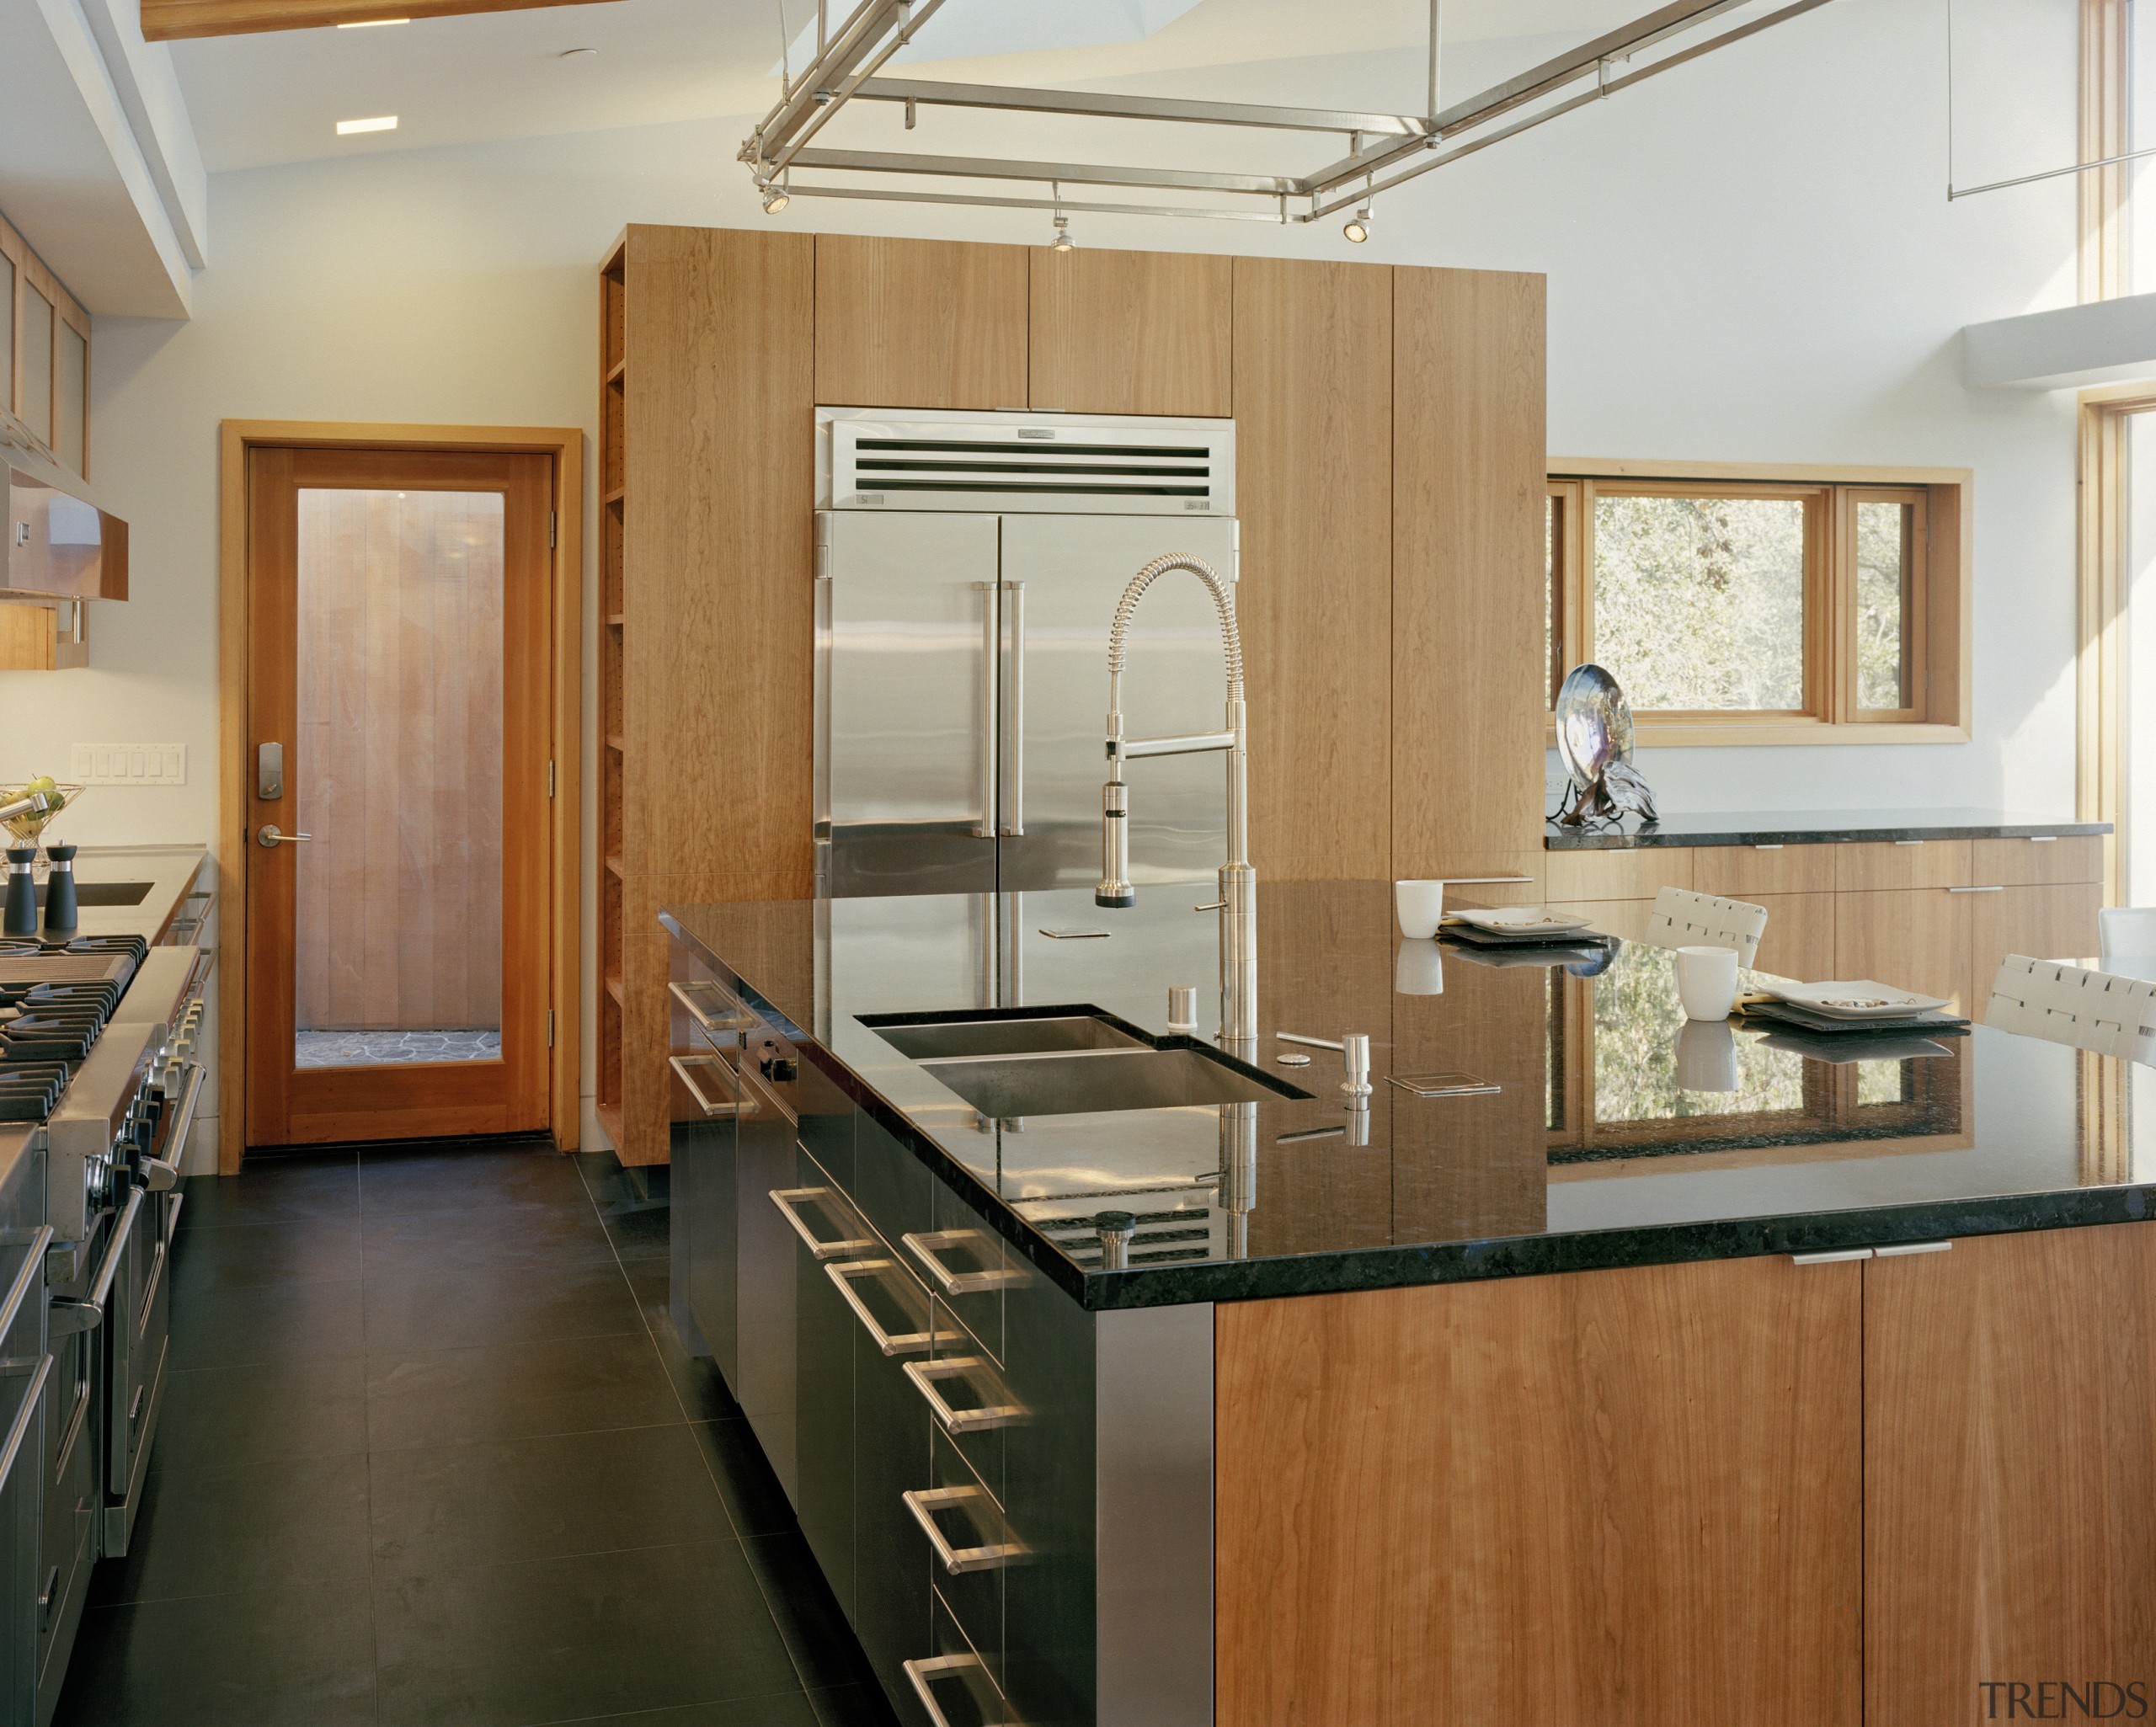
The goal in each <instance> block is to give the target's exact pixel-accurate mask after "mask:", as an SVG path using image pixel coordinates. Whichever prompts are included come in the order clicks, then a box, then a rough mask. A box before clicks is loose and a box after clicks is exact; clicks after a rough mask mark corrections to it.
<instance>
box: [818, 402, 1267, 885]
mask: <svg viewBox="0 0 2156 1727" xmlns="http://www.w3.org/2000/svg"><path fill="white" fill-rule="evenodd" d="M818 413H819V474H818V479H819V503H820V504H824V505H825V506H826V507H825V508H822V509H819V511H818V513H817V518H816V557H817V582H816V588H817V637H816V663H815V705H816V723H815V745H814V751H815V820H816V834H815V840H816V866H817V891H818V893H820V894H826V895H830V896H832V897H836V898H843V897H846V896H851V895H859V894H879V893H987V892H992V891H995V890H998V889H1001V890H1003V891H1006V892H1008V891H1011V890H1017V889H1025V890H1032V889H1038V888H1051V887H1091V885H1093V883H1095V882H1097V881H1098V880H1099V878H1100V871H1101V847H1100V826H1101V785H1102V780H1103V779H1104V778H1105V777H1106V763H1105V760H1104V754H1103V735H1104V722H1105V717H1106V710H1107V641H1108V624H1109V621H1110V619H1111V617H1112V616H1113V614H1114V610H1115V606H1116V602H1117V600H1118V599H1119V598H1120V597H1121V595H1122V594H1123V589H1124V587H1125V585H1126V584H1128V583H1129V580H1130V578H1131V577H1132V576H1133V575H1134V574H1135V573H1137V572H1138V571H1139V569H1140V568H1143V567H1144V566H1145V564H1146V563H1148V562H1150V561H1151V560H1152V559H1153V558H1155V557H1160V556H1161V555H1162V554H1163V553H1166V552H1189V553H1194V554H1195V555H1197V556H1198V557H1203V558H1204V559H1205V560H1206V561H1207V562H1209V563H1210V564H1211V565H1212V566H1213V567H1214V568H1215V569H1217V570H1219V572H1220V573H1222V574H1223V575H1224V576H1228V577H1230V578H1232V577H1233V576H1234V575H1235V565H1236V526H1237V525H1236V522H1235V517H1234V513H1233V510H1234V443H1233V440H1234V426H1233V423H1232V422H1230V421H1220V420H1205V421H1189V420H1168V419H1160V418H1135V417H1134V418H1119V419H1114V420H1107V419H1099V418H1091V417H1088V418H1085V419H1082V420H1081V419H1079V418H1075V417H1073V416H1067V415H1051V416H1039V415H1022V414H1008V415H983V414H963V415H961V414H946V415H929V414H926V413H919V412H909V413H905V415H903V416H899V415H894V414H893V413H890V412H889V411H888V410H886V411H883V412H881V413H871V412H869V411H867V410H848V409H819V411H818ZM1123 694H1124V708H1125V712H1126V715H1127V718H1128V724H1129V730H1130V732H1131V733H1132V734H1133V735H1134V736H1139V737H1157V736H1161V735H1164V734H1166V733H1188V732H1209V731H1215V730H1218V729H1219V725H1220V722H1221V714H1222V710H1223V705H1224V703H1225V700H1226V682H1225V673H1224V671H1223V669H1222V664H1221V650H1220V630H1219V621H1218V619H1217V617H1216V616H1215V615H1214V610H1213V606H1212V603H1211V601H1210V600H1209V599H1208V598H1207V597H1206V594H1205V593H1204V590H1203V589H1202V588H1201V587H1200V586H1199V584H1198V583H1196V582H1195V581H1192V580H1189V579H1187V578H1182V577H1178V576H1170V577H1168V578H1165V579H1163V580H1162V581H1161V582H1159V583H1158V584H1155V586H1154V588H1153V589H1151V591H1150V592H1149V593H1148V594H1146V596H1145V600H1144V601H1143V603H1142V604H1141V605H1139V608H1138V610H1137V612H1136V614H1135V616H1134V621H1133V622H1132V625H1131V628H1130V632H1129V669H1128V670H1127V672H1126V674H1125V675H1124V680H1123ZM1223 764H1224V758H1222V757H1221V756H1220V755H1218V754H1207V755H1190V756H1166V757H1157V758H1150V759H1147V760H1142V761H1140V762H1139V763H1138V764H1136V765H1135V766H1134V768H1133V769H1132V770H1131V772H1130V776H1129V778H1130V786H1131V790H1130V803H1131V818H1130V823H1131V826H1130V855H1131V872H1132V878H1133V880H1134V881H1135V882H1138V883H1139V884H1140V885H1143V884H1144V883H1145V882H1167V881H1189V880H1199V879H1209V878H1210V877H1212V876H1213V874H1214V871H1217V869H1218V868H1219V865H1220V862H1221V860H1222V858H1223V856H1225V854H1224V851H1223V850H1222V848H1223V846H1224V845H1225V833H1226V794H1225V786H1226V781H1225V769H1224V765H1223Z"/></svg>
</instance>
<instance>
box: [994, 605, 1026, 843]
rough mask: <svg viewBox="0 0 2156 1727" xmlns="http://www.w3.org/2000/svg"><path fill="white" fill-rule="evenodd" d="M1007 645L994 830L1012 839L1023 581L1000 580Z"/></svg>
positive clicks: (1018, 795) (1022, 703) (1021, 717)
mask: <svg viewBox="0 0 2156 1727" xmlns="http://www.w3.org/2000/svg"><path fill="white" fill-rule="evenodd" d="M1003 608H1004V615H1005V616H1006V617H1007V618H1008V619H1009V620H1010V637H1009V640H1010V646H1009V648H1008V649H1007V655H1008V657H1007V658H1006V660H1005V661H1004V665H1003V739H1004V749H1003V798H1002V802H1001V805H1000V806H999V808H1000V810H1001V817H1002V819H1001V824H999V828H998V831H999V832H1000V833H1001V834H1002V835H1003V836H1004V837H1005V838H1006V839H1009V840H1016V839H1020V838H1022V837H1023V836H1024V834H1025V831H1026V584H1024V583H1023V582H1006V583H1005V584H1003Z"/></svg>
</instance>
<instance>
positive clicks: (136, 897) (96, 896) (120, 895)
mask: <svg viewBox="0 0 2156 1727" xmlns="http://www.w3.org/2000/svg"><path fill="white" fill-rule="evenodd" d="M156 885H157V884H156V883H155V882H77V883H76V884H75V903H76V904H77V905H140V904H141V903H142V902H143V900H144V899H145V898H147V897H148V896H149V892H150V889H151V888H152V887H154V886H156ZM37 903H39V904H40V905H43V904H44V903H45V883H44V882H39V883H38V884H37Z"/></svg>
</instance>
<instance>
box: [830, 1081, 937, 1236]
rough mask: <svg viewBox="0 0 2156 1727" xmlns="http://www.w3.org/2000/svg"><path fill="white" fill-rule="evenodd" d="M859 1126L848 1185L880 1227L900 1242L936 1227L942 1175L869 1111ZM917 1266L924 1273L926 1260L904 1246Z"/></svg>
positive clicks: (879, 1229)
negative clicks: (917, 1258) (937, 1201)
mask: <svg viewBox="0 0 2156 1727" xmlns="http://www.w3.org/2000/svg"><path fill="white" fill-rule="evenodd" d="M857 1121H858V1125H857V1127H856V1129H855V1137H854V1146H855V1149H854V1160H853V1180H852V1181H851V1183H850V1184H849V1186H848V1190H847V1191H849V1192H851V1194H852V1196H853V1200H854V1203H855V1204H857V1205H858V1206H859V1207H861V1211H862V1216H864V1217H866V1218H867V1219H868V1221H869V1222H870V1223H873V1224H874V1225H875V1226H876V1230H877V1233H878V1234H880V1235H882V1236H883V1239H885V1240H886V1241H889V1242H890V1243H892V1244H893V1245H894V1246H896V1245H897V1244H898V1243H899V1242H900V1241H902V1240H903V1239H905V1237H906V1236H908V1235H918V1234H923V1233H924V1232H926V1231H927V1230H930V1229H934V1228H935V1227H936V1186H937V1182H936V1178H935V1176H933V1175H930V1174H929V1172H928V1165H926V1164H924V1163H923V1162H921V1159H919V1158H917V1157H915V1155H914V1154H912V1153H911V1152H910V1151H908V1150H907V1149H905V1147H904V1146H903V1145H901V1144H899V1142H898V1141H897V1140H895V1139H894V1138H892V1137H891V1136H890V1135H889V1133H885V1132H884V1131H883V1128H881V1127H878V1125H877V1124H876V1123H875V1122H874V1121H873V1120H872V1119H870V1117H868V1115H867V1113H866V1112H865V1111H864V1112H862V1114H860V1116H859V1117H858V1118H857ZM899 1256H900V1257H901V1258H903V1259H905V1261H907V1262H908V1264H909V1266H910V1268H911V1269H912V1271H914V1272H915V1274H916V1275H920V1274H921V1273H922V1271H923V1267H922V1266H921V1263H920V1262H919V1261H917V1260H915V1258H914V1256H913V1255H912V1254H910V1253H908V1252H905V1251H904V1250H900V1255H899Z"/></svg>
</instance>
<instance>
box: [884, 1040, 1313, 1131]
mask: <svg viewBox="0 0 2156 1727" xmlns="http://www.w3.org/2000/svg"><path fill="white" fill-rule="evenodd" d="M921 1072H923V1073H924V1074H933V1075H935V1077H936V1078H937V1079H941V1080H942V1082H943V1083H944V1084H945V1085H947V1086H949V1087H950V1088H951V1090H953V1091H955V1092H957V1093H958V1095H959V1096H961V1097H963V1098H964V1099H965V1101H967V1102H968V1103H969V1104H971V1105H972V1106H974V1108H975V1109H977V1110H979V1111H980V1112H981V1113H982V1114H983V1115H985V1116H994V1117H999V1118H1007V1117H1017V1116H1072V1115H1090V1114H1092V1113H1094V1112H1096V1111H1109V1110H1144V1109H1177V1108H1182V1107H1186V1106H1190V1105H1193V1104H1219V1103H1271V1102H1275V1101H1278V1100H1280V1099H1282V1098H1302V1097H1308V1096H1309V1095H1310V1093H1309V1092H1307V1091H1302V1090H1297V1089H1296V1088H1295V1087H1294V1086H1292V1085H1280V1084H1278V1083H1277V1082H1274V1081H1273V1080H1270V1079H1262V1078H1258V1077H1256V1076H1253V1075H1251V1074H1246V1073H1244V1072H1243V1071H1242V1070H1241V1069H1239V1068H1236V1067H1234V1066H1232V1065H1231V1064H1230V1063H1228V1062H1226V1061H1225V1060H1223V1059H1222V1058H1220V1057H1219V1056H1216V1055H1214V1054H1213V1053H1210V1052H1209V1051H1207V1050H1203V1049H1151V1048H1139V1049H1095V1050H1075V1051H1072V1052H1070V1053H1067V1054H1060V1055H1014V1056H979V1057H974V1058H970V1059H966V1060H956V1061H925V1062H923V1063H921Z"/></svg>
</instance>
